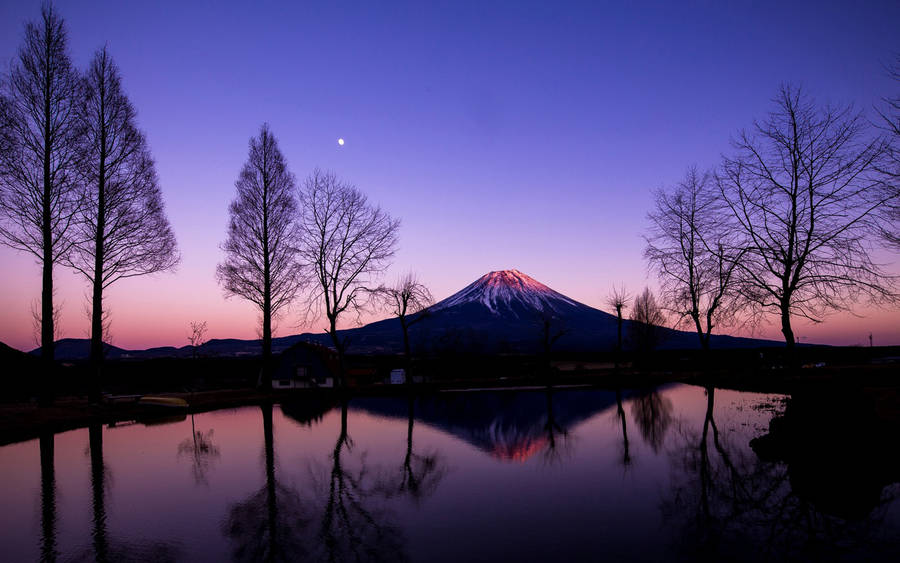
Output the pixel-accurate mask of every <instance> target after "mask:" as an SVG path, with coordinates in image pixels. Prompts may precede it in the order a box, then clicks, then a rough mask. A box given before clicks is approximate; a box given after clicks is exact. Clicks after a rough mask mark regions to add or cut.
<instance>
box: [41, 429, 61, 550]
mask: <svg viewBox="0 0 900 563" xmlns="http://www.w3.org/2000/svg"><path fill="white" fill-rule="evenodd" d="M53 446H54V444H53V433H52V432H44V433H42V434H41V437H40V450H41V560H42V561H56V557H57V555H58V553H57V551H56V468H55V467H54V459H53V458H54V448H53Z"/></svg>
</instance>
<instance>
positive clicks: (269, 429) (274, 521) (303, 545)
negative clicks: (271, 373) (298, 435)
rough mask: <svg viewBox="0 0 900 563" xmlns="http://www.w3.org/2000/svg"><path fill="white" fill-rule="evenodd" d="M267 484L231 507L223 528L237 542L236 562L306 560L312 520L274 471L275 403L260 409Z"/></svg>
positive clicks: (303, 505)
mask: <svg viewBox="0 0 900 563" xmlns="http://www.w3.org/2000/svg"><path fill="white" fill-rule="evenodd" d="M260 410H261V411H262V419H263V437H264V452H263V458H264V462H265V473H266V482H265V484H264V485H263V486H262V488H261V489H259V490H258V491H256V492H254V493H253V494H252V495H250V497H249V498H247V499H246V500H244V501H242V502H239V503H236V504H234V505H232V506H231V508H230V510H229V513H228V517H227V518H226V520H225V522H224V524H223V529H224V532H225V535H226V536H228V537H229V538H230V539H231V540H232V541H233V542H234V551H233V552H232V555H233V558H234V560H235V561H268V562H275V561H300V560H307V559H308V558H309V554H310V544H311V543H312V542H313V541H314V539H313V538H310V537H307V535H308V533H309V524H310V518H309V516H308V514H307V509H306V507H305V504H304V502H303V501H302V499H301V498H300V495H299V494H298V492H297V491H296V490H294V489H293V488H290V487H287V486H285V485H283V484H282V483H280V482H279V481H278V479H277V476H276V472H275V441H274V432H273V422H272V404H271V403H266V404H263V405H261V406H260Z"/></svg>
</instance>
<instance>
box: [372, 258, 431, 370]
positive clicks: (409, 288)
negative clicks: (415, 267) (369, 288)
mask: <svg viewBox="0 0 900 563" xmlns="http://www.w3.org/2000/svg"><path fill="white" fill-rule="evenodd" d="M379 293H381V295H382V296H383V298H384V299H385V301H386V302H387V304H388V307H390V310H391V314H393V315H394V316H395V317H397V318H398V319H400V327H401V328H402V329H403V353H404V354H405V355H406V364H407V367H406V383H410V381H411V380H410V374H409V362H410V358H411V352H410V346H409V327H411V326H412V325H414V324H416V323H419V322H421V321H423V320H424V319H426V318H427V311H426V309H427V308H428V307H429V306H430V305H431V304H432V303H433V302H434V298H433V297H432V296H431V292H430V291H428V288H427V287H426V286H425V284H423V283H421V282H420V281H419V280H418V279H417V278H416V275H415V274H413V273H412V272H410V273H407V274H406V275H404V276H403V277H401V278H400V279H399V280H398V281H397V283H395V284H394V285H393V286H389V287H382V288H380V289H379Z"/></svg>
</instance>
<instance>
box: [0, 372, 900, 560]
mask: <svg viewBox="0 0 900 563" xmlns="http://www.w3.org/2000/svg"><path fill="white" fill-rule="evenodd" d="M784 401H785V398H784V397H782V396H777V395H763V394H754V393H740V392H734V391H725V390H715V391H714V392H713V393H712V394H710V393H708V392H707V391H706V390H704V389H703V388H700V387H690V386H670V387H666V388H662V389H659V390H656V391H643V392H639V391H622V392H620V393H616V392H614V391H594V390H590V391H588V390H554V391H552V392H548V391H544V390H538V391H517V392H513V391H503V392H479V393H442V394H438V395H433V396H428V397H420V398H418V399H416V400H415V401H413V402H410V401H409V400H408V399H406V398H358V399H353V400H352V401H350V403H349V405H341V404H336V405H334V404H320V403H317V402H315V401H313V400H306V401H304V402H295V403H292V404H285V405H280V406H279V405H276V406H274V407H246V408H240V409H229V410H221V411H216V412H211V413H204V414H198V415H195V416H193V417H191V416H188V417H185V418H181V419H177V420H172V421H167V422H166V421H163V422H160V423H157V424H141V423H135V424H122V425H115V426H113V427H107V426H103V427H100V426H99V425H97V426H93V427H91V428H84V429H79V430H74V431H70V432H65V433H61V434H57V435H56V436H45V437H43V438H42V439H40V440H32V441H29V442H23V443H18V444H11V445H7V446H3V447H0V476H2V481H0V494H2V497H3V498H4V504H5V508H6V509H5V510H4V511H2V513H0V530H3V531H2V533H0V550H2V553H4V558H5V559H6V560H9V561H30V560H36V559H39V558H41V557H42V556H43V557H44V558H46V559H53V558H56V559H58V560H61V561H72V560H74V561H80V560H85V561H91V560H95V559H100V560H120V559H124V558H135V557H136V558H144V559H151V560H157V561H167V560H179V561H180V560H237V561H258V560H285V561H287V560H303V559H310V560H346V559H352V558H355V557H356V556H360V557H361V558H362V559H374V560H379V559H380V560H391V561H398V560H412V561H425V560H428V561H454V560H460V559H465V560H473V559H474V560H485V561H487V560H501V559H503V560H508V559H519V560H529V561H530V560H551V559H555V560H564V559H577V560H590V559H597V558H603V559H613V560H662V559H679V558H680V559H694V558H717V557H719V558H721V557H725V558H732V559H742V558H746V559H757V558H758V557H759V556H760V555H761V554H766V555H768V556H775V557H795V558H796V557H800V558H826V559H827V558H856V557H862V558H865V557H873V556H875V557H885V558H890V557H891V556H893V555H896V554H897V553H898V551H900V549H898V529H900V507H898V504H900V503H898V502H897V501H896V500H895V499H896V496H897V494H898V491H900V489H898V485H897V484H896V483H895V482H892V481H891V479H892V478H891V477H888V478H882V481H884V483H881V482H878V481H877V479H876V482H874V483H873V485H875V488H874V490H875V498H874V499H869V498H868V497H867V496H866V495H862V494H859V495H855V497H856V498H855V499H854V502H856V505H854V506H852V507H851V508H850V509H849V512H846V511H845V512H844V513H842V512H841V510H840V509H839V507H837V505H836V504H835V502H834V501H833V499H831V498H830V495H828V494H827V486H825V487H824V489H823V486H822V485H821V484H816V483H813V484H812V485H811V484H809V483H808V482H803V481H802V479H801V478H803V476H804V475H805V474H804V473H803V472H801V471H800V470H799V469H797V467H801V465H799V462H798V461H796V459H794V461H792V464H793V465H788V464H786V463H784V462H783V461H776V460H774V459H772V458H773V456H774V458H778V456H782V457H784V456H785V455H786V454H784V453H779V452H781V451H782V450H784V449H785V448H786V447H787V448H790V447H792V446H790V443H789V442H785V441H784V440H785V438H783V436H785V435H789V434H785V433H784V432H783V431H782V432H781V434H777V435H776V434H774V433H773V435H772V436H773V437H774V438H778V440H775V439H774V438H773V437H769V438H764V439H762V440H761V441H757V442H754V444H755V448H756V449H757V450H758V451H760V452H762V453H760V454H759V455H758V454H757V453H756V451H754V449H752V448H751V447H750V441H751V440H752V439H754V438H758V437H760V436H766V435H767V433H768V432H769V421H770V419H771V418H772V417H773V414H774V412H775V410H783V406H784ZM794 415H795V416H793V418H791V417H786V418H787V420H788V422H789V423H791V424H794V425H795V426H796V420H797V416H796V410H795V413H794ZM792 421H793V422H792ZM784 427H785V425H783V424H782V425H781V426H780V428H784ZM767 440H768V441H767ZM785 444H787V446H786V445H785ZM757 446H759V447H757ZM763 447H764V448H765V449H764V450H763V449H760V448H763ZM836 447H838V446H836ZM779 448H780V449H779ZM761 457H762V458H766V459H769V461H763V460H762V459H761ZM51 459H52V460H53V463H52V464H50V463H49V460H51ZM779 459H780V458H779ZM42 460H43V464H42ZM791 467H794V471H793V472H792V471H791ZM882 473H883V472H882ZM895 475H896V474H895ZM882 477H883V476H882ZM857 478H858V475H857ZM807 481H808V480H807ZM892 483H893V484H892ZM795 490H796V491H799V492H800V494H798V492H796V491H795ZM823 490H825V491H826V493H824V494H823V493H822V491H823ZM847 490H851V491H852V490H854V489H853V487H852V486H850V485H848V487H847ZM869 490H870V491H871V490H873V489H872V487H869ZM838 496H840V495H838ZM845 496H846V495H845ZM869 496H871V495H869ZM826 497H828V498H826ZM844 500H846V499H844ZM846 505H847V503H846V502H844V503H843V504H842V506H846ZM857 505H858V506H857ZM823 507H824V509H823ZM836 546H837V547H836ZM766 552H768V553H766Z"/></svg>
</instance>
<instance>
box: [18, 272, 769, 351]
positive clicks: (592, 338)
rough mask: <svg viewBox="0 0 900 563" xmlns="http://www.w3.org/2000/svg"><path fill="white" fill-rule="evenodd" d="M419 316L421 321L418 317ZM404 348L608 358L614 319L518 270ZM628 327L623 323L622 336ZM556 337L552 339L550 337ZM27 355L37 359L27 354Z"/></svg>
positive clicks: (451, 306) (416, 331) (225, 346)
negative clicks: (548, 351) (548, 347)
mask: <svg viewBox="0 0 900 563" xmlns="http://www.w3.org/2000/svg"><path fill="white" fill-rule="evenodd" d="M420 317H421V318H420ZM410 318H411V319H414V320H416V322H415V324H413V325H412V326H411V327H410V330H409V334H410V342H411V345H412V347H413V350H414V351H417V352H419V353H423V352H443V353H460V352H474V353H487V354H493V353H507V352H509V353H536V352H540V351H542V350H543V347H544V341H545V339H546V338H547V337H550V338H552V339H553V340H554V341H553V345H552V349H553V350H554V351H557V352H576V351H577V352H593V351H610V350H612V349H613V347H614V346H615V342H616V332H617V321H616V317H615V316H613V315H611V314H609V313H606V312H604V311H601V310H599V309H595V308H593V307H590V306H588V305H585V304H584V303H579V302H578V301H575V300H574V299H572V298H570V297H566V296H565V295H563V294H561V293H559V292H557V291H554V290H553V289H551V288H549V287H547V286H546V285H544V284H542V283H540V282H539V281H537V280H535V279H533V278H531V277H529V276H527V275H525V274H523V273H522V272H520V271H518V270H499V271H496V272H490V273H488V274H485V275H483V276H481V277H480V278H478V279H477V280H475V281H474V282H473V283H471V284H469V285H467V286H466V287H464V288H463V289H462V290H460V291H459V292H457V293H454V294H453V295H451V296H450V297H448V298H446V299H444V300H443V301H440V302H438V303H435V304H434V305H432V306H431V307H429V308H428V309H427V310H425V311H423V312H421V313H418V314H417V315H414V316H412V317H410ZM630 325H631V321H628V320H625V321H624V323H623V333H624V334H625V335H627V334H628V332H629V327H630ZM661 331H662V335H663V338H662V344H661V345H660V347H661V348H664V349H665V348H668V349H673V348H698V347H699V345H698V339H697V335H696V334H695V333H693V332H685V331H678V330H672V329H668V328H664V329H661ZM340 336H341V338H345V339H346V341H347V343H348V348H347V350H348V352H349V353H352V354H394V353H399V352H401V351H402V350H403V333H402V331H401V328H400V321H399V320H398V319H396V318H390V319H385V320H382V321H378V322H374V323H370V324H368V325H365V326H362V327H359V328H353V329H347V330H343V331H341V334H340ZM557 336H558V338H554V337H557ZM301 340H304V341H310V342H316V343H319V344H323V345H326V346H330V345H331V339H330V337H329V336H328V335H327V334H325V333H321V332H319V333H304V334H295V335H291V336H284V337H280V338H273V339H272V351H273V352H275V353H279V352H281V351H283V350H285V349H287V348H288V347H290V346H292V345H294V344H296V343H297V342H299V341H301ZM711 344H712V346H713V347H715V348H753V347H759V346H778V345H780V343H778V342H774V341H770V340H758V339H752V338H737V337H732V336H724V335H720V336H716V335H714V336H713V338H712V341H711ZM89 348H90V342H89V341H88V340H85V339H63V340H60V341H59V342H58V343H57V358H59V359H63V360H67V359H84V358H87V356H88V350H89ZM261 351H262V347H261V344H260V341H259V340H238V339H218V340H210V341H208V342H206V343H205V344H204V345H203V346H202V348H201V350H200V352H201V354H203V355H206V356H245V355H258V354H260V353H261ZM31 353H32V354H39V353H40V350H39V349H38V350H34V351H32V352H31ZM192 353H193V350H192V349H191V347H190V346H183V347H181V348H174V347H162V348H151V349H149V350H123V349H121V348H116V347H115V346H108V347H107V357H108V358H155V357H189V356H191V355H192Z"/></svg>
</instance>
